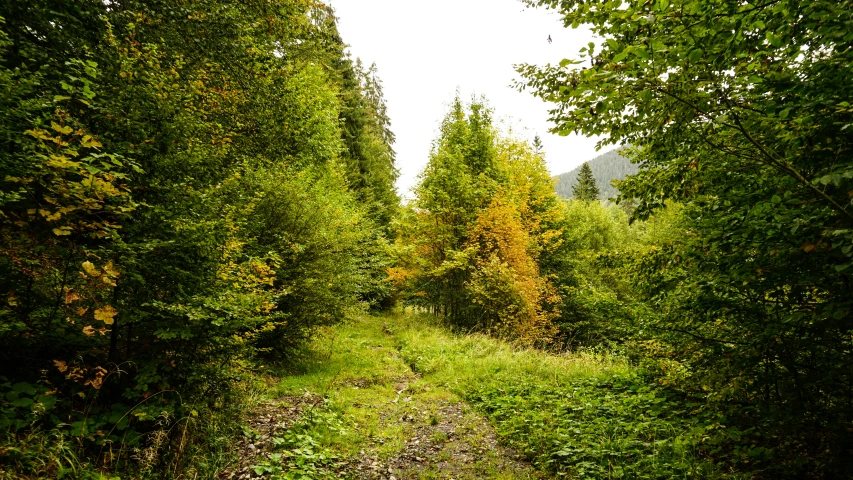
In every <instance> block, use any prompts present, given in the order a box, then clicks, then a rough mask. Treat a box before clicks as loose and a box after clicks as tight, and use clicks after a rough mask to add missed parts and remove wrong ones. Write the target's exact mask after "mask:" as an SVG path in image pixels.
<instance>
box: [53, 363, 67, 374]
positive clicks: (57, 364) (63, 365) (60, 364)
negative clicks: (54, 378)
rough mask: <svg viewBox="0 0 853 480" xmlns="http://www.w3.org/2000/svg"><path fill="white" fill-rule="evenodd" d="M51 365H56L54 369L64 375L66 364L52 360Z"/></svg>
mask: <svg viewBox="0 0 853 480" xmlns="http://www.w3.org/2000/svg"><path fill="white" fill-rule="evenodd" d="M53 364H54V365H56V368H57V369H58V370H59V373H65V371H66V370H68V364H66V363H65V362H63V361H62V360H54V361H53Z"/></svg>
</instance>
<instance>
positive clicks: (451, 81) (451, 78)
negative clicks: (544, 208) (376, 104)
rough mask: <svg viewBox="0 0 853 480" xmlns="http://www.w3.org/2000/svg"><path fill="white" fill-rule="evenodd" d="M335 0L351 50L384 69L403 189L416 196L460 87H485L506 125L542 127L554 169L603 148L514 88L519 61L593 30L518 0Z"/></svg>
mask: <svg viewBox="0 0 853 480" xmlns="http://www.w3.org/2000/svg"><path fill="white" fill-rule="evenodd" d="M329 1H330V3H331V4H332V6H333V7H334V8H335V10H336V13H337V16H338V17H339V29H340V32H341V36H342V37H343V39H344V41H345V42H346V43H348V44H349V45H350V47H351V49H350V50H351V52H352V54H353V56H354V57H361V59H362V61H363V62H364V63H365V64H366V65H370V63H372V62H376V64H377V67H378V69H379V77H380V79H381V80H382V82H383V86H384V91H385V98H386V101H387V103H388V113H389V116H390V117H391V129H392V130H393V132H394V133H395V134H396V136H397V144H396V145H395V150H396V152H397V167H398V168H399V169H400V179H399V180H398V182H397V188H398V190H399V193H400V194H401V195H403V196H404V197H407V198H410V197H411V194H410V192H409V190H410V189H411V188H412V187H413V186H415V185H416V183H417V176H418V174H419V173H420V172H421V170H423V168H424V166H426V164H427V161H428V157H429V150H430V145H431V143H432V141H433V140H434V139H435V137H436V135H437V131H438V127H439V124H440V122H441V119H442V118H443V117H444V115H445V113H446V112H447V108H448V104H449V102H450V101H451V100H452V99H453V97H454V95H455V93H456V91H457V89H458V90H459V91H460V92H461V94H462V98H463V99H465V100H468V99H470V98H471V95H472V94H476V95H478V96H479V95H485V96H486V97H487V99H488V100H489V104H490V105H491V106H492V107H493V108H494V110H495V115H496V117H497V118H498V119H500V120H501V121H502V122H503V124H504V128H505V129H506V128H508V127H512V128H513V130H515V131H516V132H517V133H521V134H522V135H523V136H525V137H527V138H529V139H532V138H533V136H534V135H536V134H539V136H540V137H541V138H542V143H543V144H544V147H545V152H546V154H547V161H548V168H549V169H550V171H551V173H552V174H554V175H556V174H559V173H563V172H567V171H569V170H571V169H573V168H575V167H576V166H578V165H580V164H581V163H583V162H584V161H586V160H590V159H591V158H593V157H595V156H596V155H597V153H596V150H595V142H596V140H595V139H591V138H583V137H578V136H569V137H560V136H558V135H552V134H550V133H548V129H549V128H550V127H551V126H552V124H550V123H549V122H548V121H547V118H548V114H547V111H548V104H546V103H544V102H542V101H541V100H539V99H537V98H534V97H533V95H531V94H530V93H529V92H524V93H521V92H518V91H516V90H515V89H513V88H511V87H510V85H511V84H512V81H513V80H514V79H517V78H518V74H517V73H516V72H515V70H514V69H513V64H517V63H530V64H537V65H542V64H546V63H549V62H550V63H554V64H555V63H558V62H559V61H560V60H562V59H563V58H576V57H577V56H578V51H579V50H580V49H581V48H582V47H583V46H585V45H586V44H587V43H588V42H589V41H590V40H591V39H592V35H591V34H590V33H589V32H588V31H586V30H584V29H582V28H579V29H577V30H572V29H571V28H569V29H566V28H563V26H562V24H561V23H560V22H559V17H558V16H557V14H556V13H554V12H552V11H549V10H545V9H543V8H539V9H527V8H525V5H524V4H522V3H521V2H520V1H519V0H428V1H425V2H414V1H411V0H329ZM548 35H550V36H551V38H552V39H553V43H551V44H549V43H548Z"/></svg>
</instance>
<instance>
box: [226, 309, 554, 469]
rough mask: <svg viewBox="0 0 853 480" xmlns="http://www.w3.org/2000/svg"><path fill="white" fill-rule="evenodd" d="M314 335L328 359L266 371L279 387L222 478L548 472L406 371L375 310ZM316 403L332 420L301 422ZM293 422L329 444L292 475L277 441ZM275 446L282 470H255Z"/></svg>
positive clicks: (250, 424)
mask: <svg viewBox="0 0 853 480" xmlns="http://www.w3.org/2000/svg"><path fill="white" fill-rule="evenodd" d="M316 343H317V345H316V346H317V347H318V348H317V352H318V353H319V352H322V351H324V349H326V348H328V350H326V352H327V355H325V357H326V358H322V357H323V355H320V357H321V358H316V357H315V358H313V360H311V362H312V363H310V364H307V365H304V366H303V371H302V372H301V375H292V376H283V377H281V378H270V379H269V380H270V382H271V384H272V385H275V386H274V390H275V393H276V395H275V396H274V398H272V399H270V400H269V401H268V402H266V403H264V404H262V405H260V406H259V408H258V409H257V411H256V412H253V413H252V414H251V415H249V416H248V418H247V420H246V423H247V428H248V430H249V433H248V435H247V436H246V437H245V438H243V439H241V440H240V442H239V446H238V448H239V449H240V457H241V461H240V463H239V464H238V465H235V466H234V467H233V468H231V469H229V470H228V471H226V472H223V473H222V474H221V475H220V478H233V479H250V478H352V479H383V480H404V479H459V480H462V479H487V478H495V479H532V478H545V477H544V476H542V475H541V474H539V473H537V472H536V471H535V470H534V469H533V468H532V467H530V466H529V465H528V464H526V463H525V462H523V461H522V460H521V459H520V457H519V455H517V453H516V452H513V451H511V450H508V449H505V448H504V447H502V446H501V445H499V444H498V442H497V439H496V436H495V433H494V430H493V429H492V427H491V426H490V425H489V424H488V421H487V420H486V419H485V418H484V417H482V416H481V415H479V414H478V413H477V412H475V411H473V409H471V408H470V407H469V406H468V405H467V404H465V403H464V402H463V401H461V400H460V399H459V398H458V397H456V396H455V395H454V394H453V393H451V392H450V391H449V390H447V389H446V388H444V387H443V386H441V385H437V384H434V383H431V382H430V381H429V380H428V379H424V378H422V377H420V376H418V375H417V374H415V373H414V372H412V371H411V369H410V368H409V366H408V365H407V364H406V363H405V362H404V361H403V360H402V359H401V358H400V356H399V355H398V352H397V350H396V348H395V345H394V342H393V338H392V335H391V334H390V332H389V331H388V329H387V327H386V326H385V325H383V324H382V323H381V322H378V321H377V320H376V319H363V320H362V321H360V322H358V323H356V324H354V325H349V326H345V327H339V328H337V329H333V330H330V331H328V332H327V335H326V336H325V337H324V338H322V339H320V340H318V341H317V342H316ZM276 382H279V383H277V384H276ZM315 412H331V413H329V415H332V416H333V418H334V419H336V420H335V422H338V423H335V426H334V427H333V428H329V426H328V425H327V424H324V423H322V422H320V423H317V424H316V425H313V426H311V427H309V428H308V429H307V430H306V428H305V427H304V423H305V422H304V419H305V417H306V416H311V415H314V414H315ZM314 416H317V415H314ZM315 423H316V422H315ZM294 425H297V426H298V427H297V428H300V430H299V432H300V433H302V434H307V435H314V436H313V437H312V438H313V439H316V440H317V443H318V444H319V445H317V446H316V447H314V448H315V450H316V451H317V452H325V451H328V452H331V453H330V455H328V456H329V458H328V459H323V455H315V453H313V452H314V450H312V455H315V456H319V457H320V461H319V463H320V465H319V467H318V468H317V469H316V470H315V471H314V472H315V473H313V474H310V475H309V476H306V477H300V476H297V475H293V472H294V471H295V470H294V468H295V467H293V465H292V464H293V463H294V458H293V457H290V456H288V455H290V454H288V453H287V448H285V449H281V448H277V445H279V446H280V444H281V443H282V440H281V439H282V438H283V437H287V432H288V431H289V430H290V429H293V428H294ZM300 425H301V426H300ZM291 436H292V435H291ZM303 447H304V446H303ZM292 448H293V447H292V446H291V449H292ZM276 453H278V454H281V453H284V457H285V460H284V461H283V468H282V471H280V472H278V471H272V472H271V471H269V470H266V471H265V470H264V469H257V465H259V464H263V465H267V464H270V463H271V462H270V458H273V459H275V458H277V457H275V455H276ZM271 456H272V457H271ZM287 459H290V460H289V461H290V463H291V465H288V460H287ZM297 463H298V462H297ZM314 467H317V466H316V465H315V466H312V468H314ZM288 472H290V473H288Z"/></svg>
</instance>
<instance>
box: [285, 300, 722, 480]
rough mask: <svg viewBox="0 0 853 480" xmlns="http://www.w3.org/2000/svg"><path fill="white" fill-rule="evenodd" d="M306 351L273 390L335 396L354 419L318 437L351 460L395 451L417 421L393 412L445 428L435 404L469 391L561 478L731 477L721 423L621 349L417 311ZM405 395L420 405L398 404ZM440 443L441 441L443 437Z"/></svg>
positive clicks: (348, 331)
mask: <svg viewBox="0 0 853 480" xmlns="http://www.w3.org/2000/svg"><path fill="white" fill-rule="evenodd" d="M305 359H306V360H305V361H303V362H302V363H301V364H300V367H299V369H298V370H297V371H294V372H289V373H291V374H294V373H295V375H291V376H285V377H283V379H282V381H281V383H280V384H278V385H277V386H276V387H275V393H276V394H278V395H283V394H290V395H292V394H298V393H300V392H305V391H309V392H312V393H315V394H321V395H325V396H327V397H328V398H329V400H330V405H331V408H332V409H333V410H334V411H336V412H337V413H339V414H340V415H341V417H342V418H343V419H344V422H345V425H346V427H345V428H344V432H343V433H341V432H337V433H334V434H328V435H327V434H323V433H322V432H320V434H319V437H320V438H321V441H322V443H323V444H324V445H326V446H328V447H329V448H332V449H334V450H335V451H337V452H340V453H341V454H342V455H344V456H346V455H355V454H357V453H358V452H360V451H363V450H368V451H372V452H377V453H378V454H379V456H380V457H384V458H387V457H389V456H392V455H394V454H395V453H396V452H398V451H399V450H400V449H401V448H402V446H403V444H404V441H405V439H406V438H407V435H409V434H410V433H411V429H412V427H411V426H409V425H408V424H401V423H400V422H388V421H385V420H383V415H384V414H388V415H395V416H400V415H403V414H406V412H410V413H412V414H413V415H415V416H416V417H417V418H416V421H415V423H416V424H418V425H435V424H437V423H438V422H439V421H440V417H439V415H438V414H437V412H435V411H430V410H429V406H430V405H433V404H434V403H435V402H437V401H459V400H460V399H462V400H465V401H467V402H468V403H469V404H470V405H472V406H473V407H474V408H475V409H477V410H478V411H480V412H481V413H482V414H484V415H486V416H487V417H488V419H489V420H490V422H491V423H492V424H493V425H494V427H495V429H496V433H497V435H498V437H499V438H500V440H501V441H502V442H503V443H504V444H506V445H508V446H510V447H512V448H514V449H515V450H517V451H519V452H521V453H522V454H523V455H524V456H525V457H526V458H527V459H528V460H529V461H530V462H531V463H532V464H533V465H534V466H536V467H537V468H538V469H540V470H543V471H546V472H549V474H552V475H558V476H560V477H566V478H590V479H592V478H595V479H599V478H638V479H639V478H660V479H664V478H720V477H726V476H727V472H724V471H720V470H719V469H718V468H717V467H716V466H715V464H714V463H713V462H712V461H711V460H709V458H710V452H709V450H710V449H711V448H712V446H711V444H712V442H710V441H708V439H709V438H710V436H709V430H710V429H712V428H713V425H712V424H711V422H705V421H703V420H702V418H703V417H702V416H701V406H700V405H698V404H691V403H688V402H687V401H686V400H685V399H683V398H680V397H678V396H677V395H676V394H675V393H673V392H669V391H667V390H665V389H664V388H663V387H660V386H658V385H656V384H655V383H654V382H651V381H650V380H649V379H647V378H646V377H645V376H643V375H642V374H641V372H639V371H637V370H636V369H635V368H634V367H632V366H631V365H630V364H629V362H628V361H627V360H625V359H624V358H621V357H618V356H615V355H607V354H600V353H580V354H563V355H553V354H548V353H545V352H541V351H537V350H532V349H521V348H516V347H514V346H513V345H511V344H508V343H506V342H502V341H498V340H495V339H492V338H489V337H486V336H482V335H456V334H452V333H450V332H449V331H448V330H447V329H446V328H444V327H442V326H441V325H440V324H439V322H438V321H437V320H436V319H435V318H434V317H431V316H428V315H423V314H415V313H411V312H409V313H406V314H398V315H395V316H386V317H365V318H361V319H358V320H353V321H351V322H349V323H347V324H345V325H341V326H338V327H334V328H331V329H328V330H326V331H324V332H323V334H322V335H320V336H319V337H317V339H316V340H315V341H314V342H313V344H312V345H311V349H310V352H309V354H308V355H306V356H305ZM402 387H405V389H406V390H405V391H404V392H402V393H400V391H399V390H400V388H402ZM407 395H411V396H412V398H414V399H415V400H414V402H413V403H412V404H404V403H403V402H402V401H401V400H400V399H401V398H402V397H406V396H407ZM395 399H396V400H397V401H396V402H395V401H394V400H395ZM383 412H385V413H383ZM434 440H436V441H440V440H442V439H440V438H438V434H436V438H435V439H434ZM706 442H707V445H706ZM489 468H490V466H488V465H484V466H483V467H482V470H481V475H484V478H498V477H500V476H501V475H502V473H500V472H495V471H490V470H489ZM433 473H435V472H433ZM433 473H429V472H428V471H427V472H421V474H420V477H421V478H431V477H430V475H432V474H433ZM507 478H511V477H507Z"/></svg>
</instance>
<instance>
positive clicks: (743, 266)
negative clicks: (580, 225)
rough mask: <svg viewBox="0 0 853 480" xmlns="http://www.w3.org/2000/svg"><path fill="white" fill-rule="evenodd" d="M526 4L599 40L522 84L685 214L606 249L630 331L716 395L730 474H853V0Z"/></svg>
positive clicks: (635, 180) (643, 196)
mask: <svg viewBox="0 0 853 480" xmlns="http://www.w3.org/2000/svg"><path fill="white" fill-rule="evenodd" d="M527 3H529V4H536V5H544V6H548V7H551V8H554V9H557V10H558V11H559V12H560V13H561V14H562V16H563V18H564V23H565V25H566V26H569V25H571V26H573V27H578V26H579V25H585V26H587V27H589V28H590V29H591V30H592V32H593V33H594V34H595V35H596V36H597V37H598V38H601V39H602V42H601V44H600V45H593V44H590V45H589V47H586V48H584V49H583V50H582V51H581V52H580V55H581V56H580V58H579V59H577V61H574V60H568V59H567V60H565V61H563V62H562V63H561V64H560V65H559V66H548V67H542V68H540V67H535V66H522V67H520V68H519V71H520V73H521V74H522V75H523V76H524V78H525V84H524V85H523V86H524V87H525V88H528V89H531V90H532V91H533V92H534V93H535V94H536V95H538V96H541V97H542V98H544V99H546V100H549V101H553V102H555V103H556V105H555V107H554V109H553V111H552V120H553V121H554V122H555V124H556V127H555V130H557V131H559V132H562V133H570V132H580V133H583V134H587V135H602V136H604V137H605V138H606V139H607V140H605V141H604V143H605V144H616V145H631V146H632V147H631V149H630V151H629V152H628V153H627V155H628V156H629V157H630V158H631V159H632V160H633V161H635V162H636V163H639V164H640V165H641V169H640V171H639V173H638V174H637V175H635V176H632V177H629V178H628V179H627V180H625V181H624V182H621V183H620V184H619V190H620V192H621V193H620V196H621V198H622V199H623V200H626V199H632V200H633V199H637V200H638V201H639V204H638V206H637V208H636V210H635V211H634V214H635V216H636V217H637V218H639V219H644V218H650V216H652V215H658V214H660V212H665V214H667V215H672V221H673V225H675V226H676V227H677V228H676V229H675V230H674V231H675V233H676V234H675V235H669V236H667V237H663V238H661V239H660V241H656V242H654V243H653V244H651V245H649V246H648V247H646V248H645V250H644V251H642V252H640V253H641V254H640V255H637V254H631V255H625V254H622V253H619V254H617V253H616V252H612V253H608V254H607V255H601V256H600V259H599V261H600V262H601V263H602V264H603V265H604V266H607V267H608V268H615V269H617V271H622V272H623V273H622V275H623V277H624V278H626V279H628V280H629V281H630V282H631V283H632V284H633V288H632V290H633V291H634V292H635V293H634V294H635V295H636V298H638V299H640V300H641V303H639V304H638V308H637V309H636V311H638V312H641V313H640V314H639V315H637V316H636V320H635V323H634V324H633V325H632V327H631V330H630V331H629V333H630V335H628V337H627V339H629V340H630V341H631V342H633V344H634V346H635V347H636V348H637V350H636V351H637V353H638V355H640V356H641V358H645V359H651V362H650V363H648V365H647V366H648V368H649V370H650V371H652V372H656V375H657V376H656V377H655V378H656V379H657V381H659V382H661V383H665V384H667V385H670V386H671V387H672V388H675V389H677V390H678V391H681V392H683V393H684V394H685V395H687V396H688V398H694V399H695V398H699V399H702V401H701V403H700V404H701V405H705V406H706V407H707V409H708V410H706V412H710V413H711V414H712V419H709V420H708V423H707V425H708V426H709V428H710V429H711V431H714V432H716V433H709V434H708V441H707V442H706V443H705V444H706V445H707V451H706V452H705V454H706V455H708V456H710V457H712V458H717V459H719V460H720V461H725V462H728V463H729V464H730V465H731V466H732V467H731V468H732V470H733V472H740V473H741V474H752V475H755V476H758V477H759V478H784V477H788V478H849V476H850V472H851V471H853V463H851V462H853V433H851V432H853V428H851V425H853V423H851V422H853V376H851V373H853V370H851V365H853V349H851V348H850V347H851V344H850V339H851V335H853V322H851V307H853V283H851V277H850V274H851V265H853V183H851V182H853V161H851V150H853V143H851V138H853V137H851V135H850V133H849V127H850V125H851V124H853V108H851V105H850V102H851V100H850V98H849V97H850V95H849V88H847V83H848V82H849V70H850V67H851V65H853V43H852V42H853V35H851V33H850V28H849V22H851V20H853V10H851V7H853V5H852V4H851V2H849V1H841V2H829V1H812V2H798V1H784V2H768V3H760V2H750V1H746V2H720V1H708V0H685V1H675V2H668V1H656V2H646V3H633V2H629V3H621V4H620V3H619V2H615V3H607V2H604V3H601V2H597V3H592V4H590V3H581V2H574V1H567V0H536V1H529V2H527ZM668 205H669V206H670V208H672V207H673V206H678V205H680V207H679V209H678V211H677V212H673V211H671V210H668V209H667V206H668ZM651 218H654V217H651ZM604 271H606V270H604ZM640 307H642V308H640Z"/></svg>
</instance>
